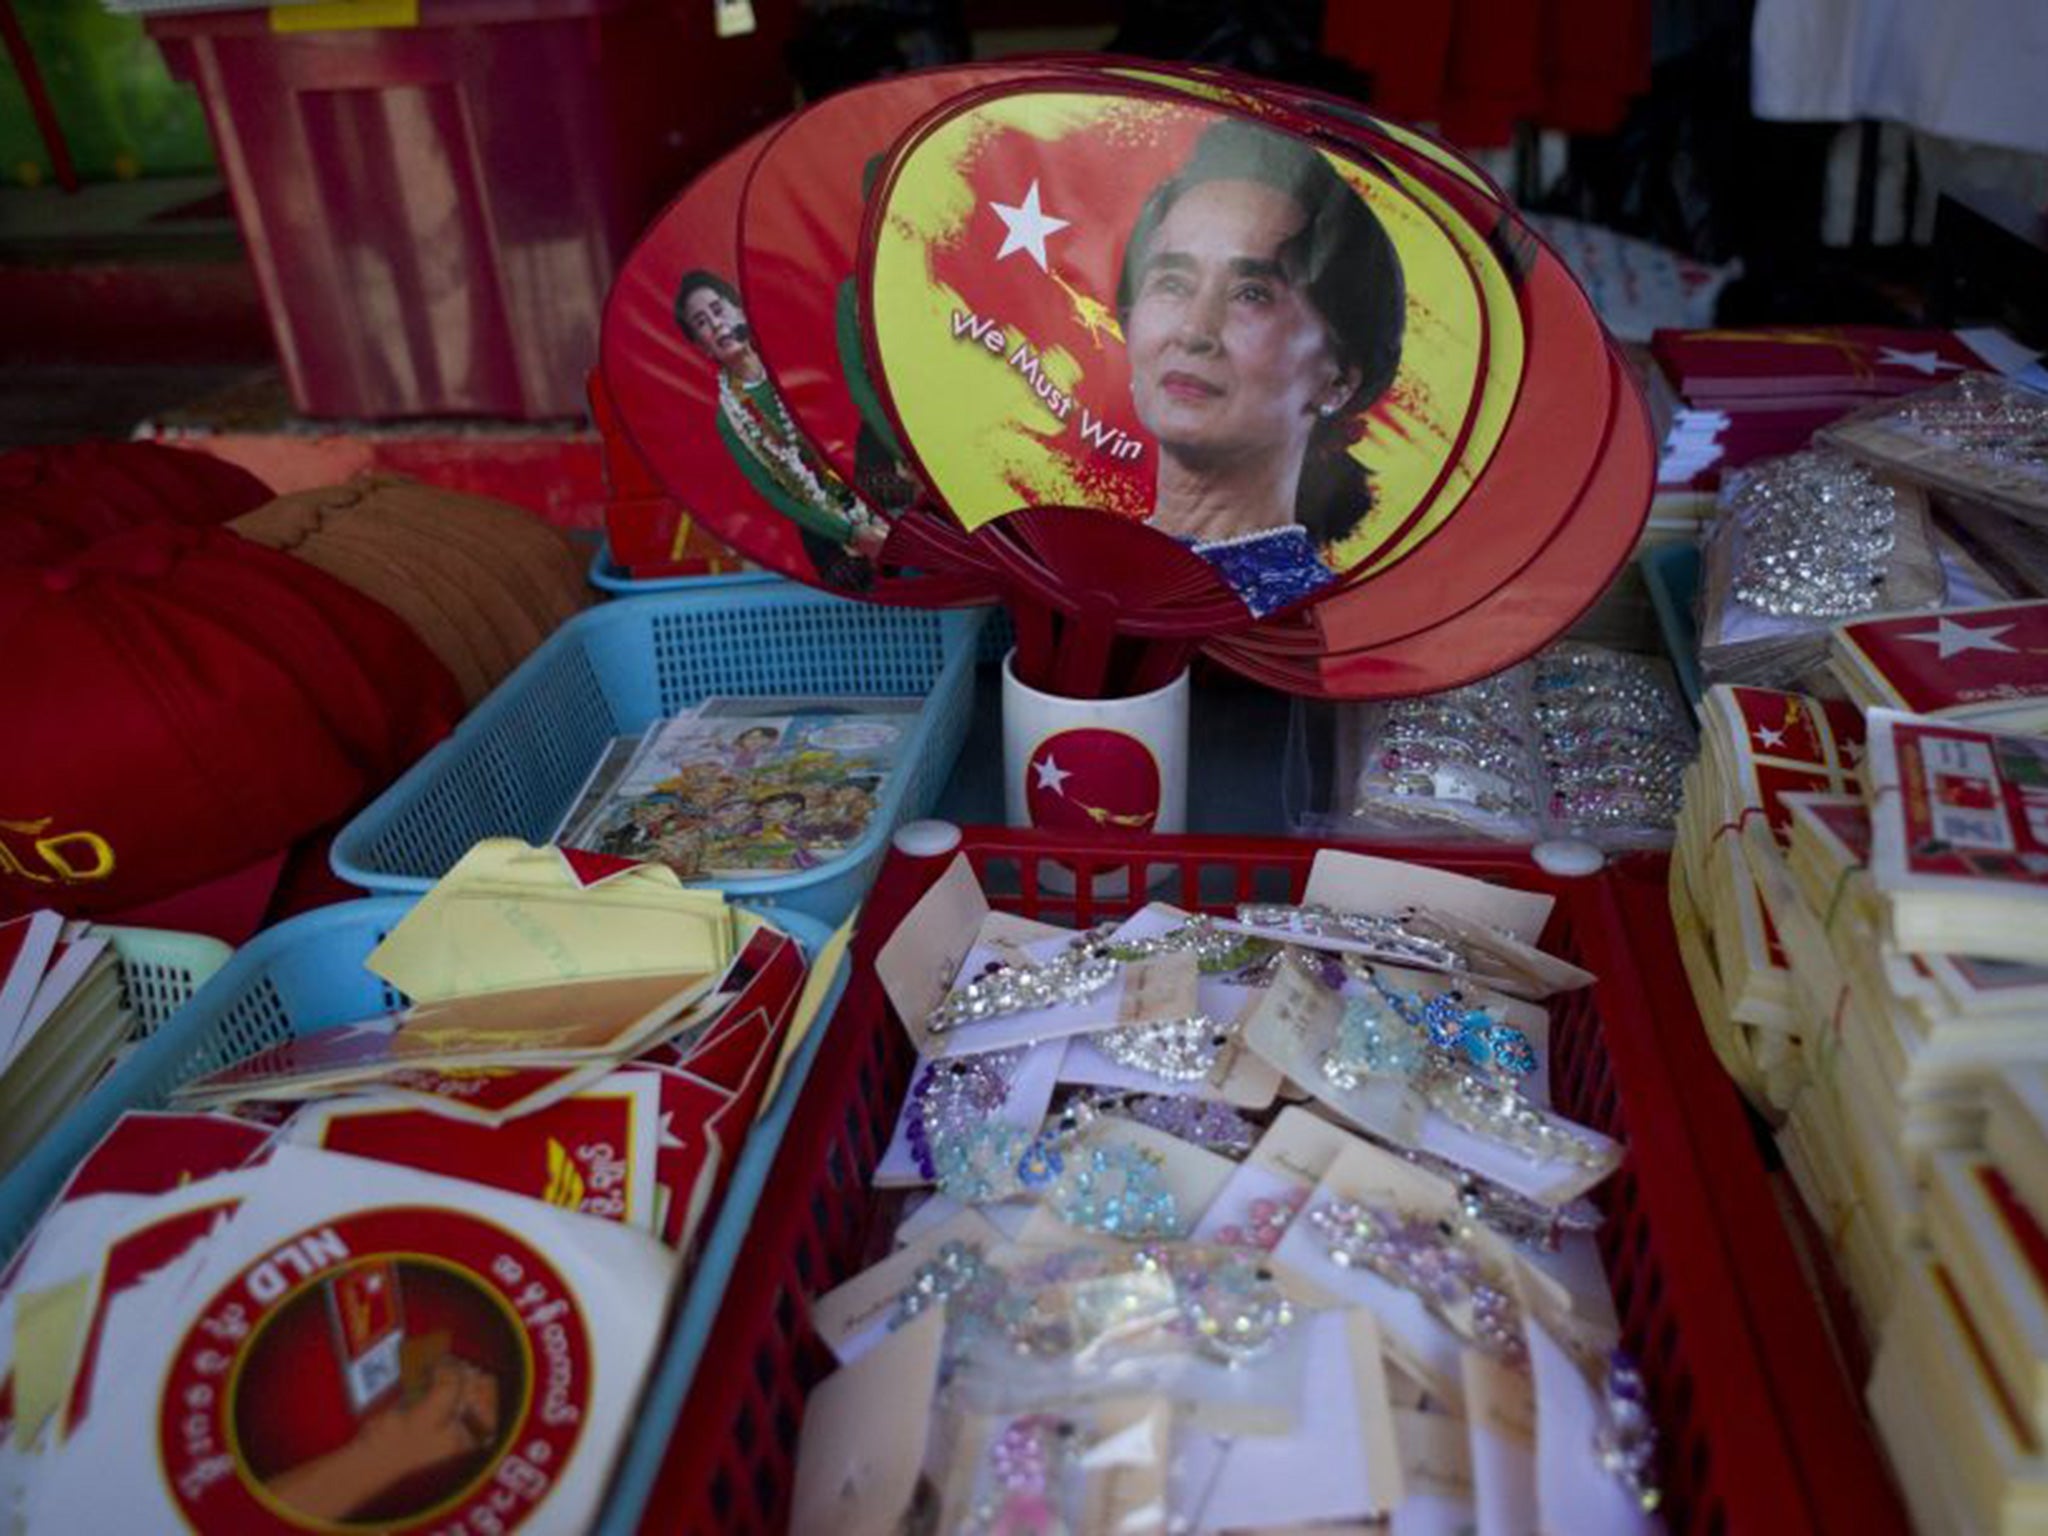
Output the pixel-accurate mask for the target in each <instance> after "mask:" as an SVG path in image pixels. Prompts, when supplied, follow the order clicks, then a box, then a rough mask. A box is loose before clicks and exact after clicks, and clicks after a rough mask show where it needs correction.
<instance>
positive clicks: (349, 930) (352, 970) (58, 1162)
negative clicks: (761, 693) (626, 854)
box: [0, 896, 847, 1533]
mask: <svg viewBox="0 0 2048 1536" xmlns="http://www.w3.org/2000/svg"><path fill="white" fill-rule="evenodd" d="M413 900H414V898H412V897H399V896H382V897H376V898H372V899H370V900H367V901H349V902H343V903H342V904H341V905H339V906H333V907H326V908H323V909H321V910H320V911H317V912H308V913H306V914H305V915H304V916H302V917H296V918H293V919H291V920H290V921H289V922H284V923H280V924H278V926H277V927H275V928H272V929H270V930H268V931H267V932H265V933H261V934H258V935H257V936H256V937H255V938H254V939H252V940H250V942H249V943H248V944H247V945H246V946H244V947H243V948H242V949H241V950H240V951H239V952H237V953H236V955H235V956H234V958H233V959H231V960H230V961H228V963H227V964H226V965H225V966H223V967H222V968H221V970H220V971H219V972H218V973H217V974H216V975H215V976H214V977H213V979H212V980H211V981H210V982H208V983H207V984H206V985H205V986H204V987H203V988H201V990H200V991H199V994H198V995H197V996H196V997H194V998H193V999H192V1001H191V1002H190V1003H188V1004H187V1005H186V1006H185V1007H183V1008H181V1009H180V1010H178V1012H177V1013H176V1014H175V1015H174V1016H173V1017H172V1018H171V1019H170V1020H168V1021H167V1022H166V1023H165V1024H164V1025H163V1026H162V1027H161V1028H160V1029H158V1030H157V1032H156V1033H155V1034H154V1035H153V1036H151V1037H150V1039H149V1040H148V1041H147V1042H146V1043H145V1044H143V1045H142V1046H140V1047H139V1048H137V1050H136V1051H135V1053H134V1054H133V1055H131V1056H130V1057H129V1058H128V1059H127V1060H126V1061H124V1062H123V1063H122V1064H121V1066H120V1067H119V1069H117V1070H116V1071H115V1072H114V1073H112V1074H111V1075H110V1076H109V1077H108V1078H107V1079H106V1081H104V1082H102V1083H101V1084H100V1085H99V1086H98V1087H97V1088H95V1089H94V1090H93V1092H92V1094H91V1095H90V1096H89V1097H88V1098H87V1099H86V1100H85V1102H84V1103H82V1104H80V1105H79V1106H78V1107H77V1108H76V1109H74V1110H72V1111H71V1112H70V1113H69V1114H67V1115H66V1116H65V1117H64V1118H63V1120H62V1121H60V1122H59V1123H58V1125H57V1126H56V1127H55V1128H54V1129H53V1130H52V1131H51V1132H50V1133H49V1134H48V1135H47V1136H45V1137H44V1138H43V1139H42V1141H41V1142H39V1143H38V1144H37V1145H36V1147H35V1149H34V1150H33V1151H32V1152H30V1153H29V1155H28V1156H27V1157H26V1158H24V1159H23V1160H22V1161H21V1163H20V1164H19V1165H18V1166H17V1167H16V1168H15V1169H14V1170H13V1171H12V1172H11V1173H9V1174H8V1175H7V1177H6V1178H5V1179H0V1262H4V1261H5V1260H6V1258H7V1257H8V1255H10V1254H11V1253H12V1252H13V1251H14V1249H15V1248H16V1247H18V1246H19V1245H20V1243H21V1241H22V1239H23V1238H25V1237H26V1236H27V1235H28V1233H29V1231H30V1229H31V1228H32V1227H33V1226H34V1225H35V1222H36V1220H37V1218H38V1217H40V1216H41V1215H42V1212H43V1209H44V1208H45V1207H46V1206H47V1205H48V1204H49V1202H50V1200H51V1198H52V1197H53V1196H54V1195H55V1194H56V1193H57V1191H58V1190H59V1189H60V1188H62V1187H63V1183H64V1180H65V1179H66V1178H67V1177H68V1176H69V1174H70V1172H71V1170H72V1169H73V1168H74V1167H76V1166H77V1164H78V1162H79V1160H80V1159H81V1158H82V1157H84V1156H85V1154H86V1153H87V1152H89V1151H91V1150H92V1148H93V1147H94V1145H96V1144H97V1143H98V1141H99V1139H100V1138H101V1137H102V1136H104V1135H105V1134H106V1133H107V1131H108V1129H109V1128H110V1127H111V1126H112V1125H113V1124H114V1122H115V1121H116V1120H118V1119H119V1118H120V1117H121V1115H122V1114H123V1113H124V1112H126V1111H127V1110H131V1109H155V1108H159V1107H161V1106H162V1105H163V1104H164V1102H165V1101H166V1100H167V1099H168V1098H169V1096H170V1093H171V1091H172V1090H173V1089H174V1088H176V1087H177V1086H178V1085H179V1084H180V1083H185V1082H189V1081H190V1080H191V1079H193V1078H195V1077H198V1076H199V1075H201V1074H202V1073H205V1072H210V1071H213V1070H214V1069H215V1068H217V1067H221V1066H225V1065H226V1064H227V1063H229V1062H231V1061H235V1060H238V1059H240V1058H241V1057H243V1056H246V1055H248V1054H250V1053H251V1052H253V1051H258V1050H261V1049H263V1048H264V1047H265V1046H269V1045H275V1044H276V1043H278V1042H279V1041H281V1040H286V1039H289V1038H291V1037H292V1036H295V1035H306V1034H311V1033H312V1032H313V1031H315V1030H319V1029H327V1028H331V1027H332V1026H334V1025H336V1024H346V1023H349V1022H351V1021H353V1020H356V1019H361V1018H366V1017H369V1016H372V1015H374V1014H377V1013H381V1012H385V1011H387V1010H389V1009H392V1008H396V1007H399V1006H402V1005H403V1003H404V1001H405V1000H404V999H403V998H402V997H400V996H399V995H398V994H397V993H396V992H394V991H393V990H392V989H391V987H390V986H388V985H387V984H386V983H385V982H384V981H383V980H382V978H380V977H377V976H375V975H372V974H371V973H370V972H369V971H366V970H364V969H363V960H364V957H365V956H367V955H368V954H369V953H370V951H371V950H373V949H375V948H376V947H377V945H378V944H380V943H382V942H383V939H384V936H385V935H386V934H387V933H389V932H390V931H391V929H392V927H393V925H395V924H396V923H397V922H398V920H399V919H400V918H401V917H403V916H404V915H405V913H406V911H407V910H408V909H409V908H410V907H411V906H412V904H413ZM772 921H773V922H774V923H775V924H776V925H777V926H779V927H781V928H782V929H784V931H786V932H787V933H788V934H789V935H790V937H792V938H794V939H795V940H796V941H797V942H798V943H799V944H801V945H802V946H803V948H804V952H805V954H807V955H816V954H817V952H818V950H819V947H820V946H821V945H823V944H824V942H825V940H826V939H827V938H829V937H830V931H829V930H828V929H827V928H826V926H825V925H824V924H823V923H821V922H818V921H817V920H816V919H814V918H809V917H806V916H804V915H803V914H802V913H800V912H786V911H785V912H776V913H775V914H773V917H772ZM846 977H847V966H846V962H845V961H844V960H843V959H842V960H841V962H840V967H839V971H838V973H837V975H836V976H835V977H834V978H833V981H832V986H831V990H830V991H829V992H828V993H827V994H826V997H825V1002H824V1006H823V1008H822V1009H821V1010H820V1012H819V1015H818V1018H817V1020H816V1022H815V1023H814V1024H813V1025H812V1028H811V1031H810V1033H809V1034H808V1035H807V1036H805V1038H804V1042H803V1044H802V1046H801V1047H799V1048H798V1050H797V1053H796V1056H795V1057H794V1058H793V1059H792V1061H791V1062H790V1066H789V1071H788V1072H787V1073H785V1074H784V1076H783V1079H782V1082H781V1084H780V1086H778V1087H777V1089H776V1090H775V1097H774V1098H773V1099H771V1100H769V1101H768V1102H767V1103H765V1104H763V1105H762V1106H761V1111H760V1114H759V1116H758V1117H757V1118H756V1119H755V1121H754V1125H753V1129H752V1130H750V1131H749V1132H748V1133H747V1139H746V1142H745V1143H744V1145H743V1146H742V1148H741V1151H740V1157H739V1161H738V1163H737V1164H736V1165H735V1166H734V1168H733V1174H732V1182H731V1183H730V1184H729V1185H727V1187H726V1192H725V1200H724V1203H723V1204H722V1205H721V1206H720V1207H719V1211H718V1216H717V1218H716V1220H714V1221H713V1222H712V1224H711V1227H710V1230H709V1231H708V1232H707V1233H706V1234H705V1235H704V1238H703V1241H702V1244H701V1246H700V1248H699V1251H698V1255H697V1261H696V1265H695V1267H694V1268H693V1269H692V1270H691V1271H690V1273H689V1275H688V1277H687V1278H686V1280H685V1282H684V1287H683V1291H682V1295H681V1297H680V1298H679V1300H678V1302H677V1305H676V1312H675V1316H674V1318H673V1320H672V1321H671V1323H670V1327H669V1332H668V1336H667V1338H666V1339H665V1340H664V1341H663V1342H662V1345H661V1351H660V1354H659V1355H658V1356H657V1358H656V1360H655V1362H654V1366H653V1369H652V1370H651V1372H650V1373H649V1375H648V1378H647V1385H646V1389H645V1392H644V1394H643V1396H642V1398H641V1402H640V1408H639V1411H638V1413H637V1414H636V1415H635V1416H634V1420H633V1424H634V1428H633V1436H632V1439H631V1440H630V1441H629V1442H628V1444H627V1445H626V1447H625V1449H624V1451H623V1452H622V1454H621V1457H620V1461H619V1466H618V1469H617V1471H616V1473H615V1475H614V1478H613V1482H612V1488H611V1493H610V1495H609V1497H608V1498H607V1499H606V1501H605V1506H604V1510H603V1513H602V1515H601V1517H600V1520H599V1524H598V1526H597V1529H598V1530H600V1531H603V1532H606V1533H613V1532H625V1531H630V1530H632V1529H633V1528H634V1527H635V1526H636V1525H637V1524H638V1523H639V1520H640V1515H641V1511H642V1510H643V1509H644V1507H645V1506H646V1503H647V1495H648V1490H649V1489H651V1488H652V1487H653V1486H654V1476H655V1473H656V1472H657V1471H658V1470H659V1469H660V1466H661V1459H662V1454H663V1452H664V1451H665V1450H666V1448H667V1446H668V1439H669V1435H670V1433H671V1431H672V1430H673V1429H674V1427H675V1422H676V1419H677V1417H678V1416H679V1415H680V1414H681V1412H682V1408H683V1400H684V1398H685V1397H687V1396H688V1394H689V1389H690V1378H691V1377H692V1376H693V1375H694V1374H695V1373H696V1369H697V1360H698V1357H699V1356H701V1355H702V1354H703V1352H704V1341H705V1338H706V1337H707V1336H708V1335H709V1333H710V1331H711V1325H712V1322H713V1321H714V1320H715V1319H716V1318H717V1316H718V1308H719V1303H720V1301H721V1300H722V1299H723V1297H724V1295H725V1286H726V1282H727V1280H728V1279H730V1278H731V1275H732V1267H733V1261H734V1260H735V1259H736V1258H737V1257H738V1255H739V1250H740V1242H741V1240H742V1239H743V1238H744V1237H745V1236H746V1232H747V1228H748V1226H749V1224H750V1223H751V1222H752V1219H753V1213H754V1208H755V1206H756V1205H757V1204H758V1203H759V1202H760V1199H761V1190H762V1186H763V1185H764V1184H765V1183H766V1181H767V1178H768V1168H769V1165H770V1164H771V1163H773V1162H774V1161H775V1153H776V1150H777V1148H779V1147H780V1146H781V1145H782V1134H783V1132H784V1131H785V1130H786V1129H787V1128H788V1125H789V1117H790V1113H791V1111H792V1110H793V1109H794V1108H795V1107H796V1101H797V1098H798V1096H799V1094H800V1093H801V1091H802V1089H803V1085H804V1078H805V1077H806V1076H807V1075H808V1074H809V1072H810V1070H811V1062H812V1061H813V1059H815V1058H816V1056H817V1054H818V1043H819V1041H820V1040H822V1039H823V1038H824V1035H825V1031H826V1026H827V1024H828V1023H829V1022H830V1020H831V1017H832V1011H833V1009H834V1008H836V1007H837V1006H838V1003H839V995H840V993H841V992H843V991H844V990H845V988H846Z"/></svg>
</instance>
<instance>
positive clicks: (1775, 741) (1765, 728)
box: [1756, 725, 1785, 747]
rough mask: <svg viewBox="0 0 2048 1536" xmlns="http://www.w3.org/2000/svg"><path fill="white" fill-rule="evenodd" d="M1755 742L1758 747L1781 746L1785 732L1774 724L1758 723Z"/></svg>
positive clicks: (1783, 743) (1783, 742)
mask: <svg viewBox="0 0 2048 1536" xmlns="http://www.w3.org/2000/svg"><path fill="white" fill-rule="evenodd" d="M1756 744H1757V745H1758V746H1760V747H1782V746H1783V745H1785V733H1784V732H1783V731H1781V730H1779V729H1777V728H1776V727H1775V726H1769V725H1760V726H1758V727H1757V728H1756Z"/></svg>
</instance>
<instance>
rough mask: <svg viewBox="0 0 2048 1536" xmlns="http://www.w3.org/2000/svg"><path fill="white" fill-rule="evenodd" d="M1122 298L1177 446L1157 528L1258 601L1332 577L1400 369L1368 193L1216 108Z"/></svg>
mask: <svg viewBox="0 0 2048 1536" xmlns="http://www.w3.org/2000/svg"><path fill="white" fill-rule="evenodd" d="M1117 309H1118V314H1119V317H1120V319H1121V321H1122V325H1123V331H1124V338H1125V342H1126V345H1127V348H1128V350H1129V354H1130V365H1131V394H1132V398H1133V401H1134V403H1135V405H1136V408H1137V414H1138V419H1139V421H1140V422H1141V423H1142V424H1143V426H1144V427H1145V429H1146V431H1147V432H1149V433H1150V434H1151V436H1152V438H1153V440H1154V442H1155V443H1156V444H1157V446H1158V450H1159V457H1158V480H1157V483H1156V485H1155V487H1154V494H1153V505H1152V514H1151V516H1150V518H1149V519H1148V521H1149V522H1150V524H1151V525H1152V526H1153V527H1156V528H1158V529H1160V530H1161V531H1162V532H1165V533H1169V534H1171V535H1173V536H1174V537H1175V538H1177V539H1180V540H1182V541H1184V542H1186V543H1188V544H1190V545H1192V546H1193V547H1194V549H1195V550H1196V551H1197V552H1198V553H1200V554H1202V555H1203V556H1204V557H1206V558H1207V559H1208V560H1209V561H1211V563H1213V564H1214V565H1215V566H1216V567H1217V568H1218V570H1219V571H1220V573H1221V574H1222V575H1223V576H1224V578H1225V579H1226V580H1227V581H1228V582H1229V583H1230V585H1231V587H1232V588H1233V590H1235V591H1236V592H1237V593H1238V595H1239V596H1240V597H1242V598H1243V599H1244V600H1245V603H1246V605H1247V606H1248V607H1249V608H1250V609H1251V610H1252V611H1253V612H1254V613H1256V614H1266V613H1271V612H1273V611H1274V610H1275V609H1278V608H1281V607H1284V606H1285V605H1286V604H1288V603H1291V602H1294V601H1296V600H1298V599H1300V598H1303V597H1307V596H1309V595H1310V594H1311V593H1313V592H1315V591H1316V590H1317V589H1319V588H1321V587H1323V586H1326V585H1328V584H1329V583H1330V582H1332V581H1334V580H1335V579H1336V577H1337V574H1338V573H1337V571H1336V570H1335V569H1333V566H1332V562H1333V560H1334V559H1335V550H1336V548H1337V546H1338V545H1340V544H1341V543H1342V541H1343V540H1344V538H1345V536H1346V535H1348V534H1349V533H1351V532H1352V530H1353V529H1355V528H1356V527H1357V526H1358V524H1359V522H1360V520H1361V519H1363V518H1364V517H1365V515H1366V513H1367V511H1369V510H1370V508H1371V506H1372V481H1371V476H1370V475H1369V474H1368V472H1367V471H1366V469H1365V467H1364V466H1363V465H1361V464H1360V463H1359V462H1358V461H1357V460H1356V459H1355V458H1354V457H1353V456H1352V454H1351V452H1350V448H1351V443H1352V441H1353V438H1354V436H1355V432H1356V426H1357V424H1358V422H1359V420H1360V418H1361V416H1362V415H1363V413H1364V412H1365V411H1366V409H1367V408H1368V407H1370V406H1371V405H1372V403H1373V402H1374V401H1375V400H1377V399H1378V398H1379V397H1380V396H1381V395H1382V394H1383V393H1384V392H1385V391H1386V389H1387V387H1388V385H1389V384H1390V383H1391V382H1392V381H1393V378H1394V374H1395V371H1396V369H1397V368H1398V366H1399V364H1400V360H1401V337H1402V329H1403V324H1404V321H1405V318H1406V312H1407V300H1406V294H1405V289H1404V284H1403V279H1402V274H1401V265H1400V261H1399V258H1398V257H1397V256H1396V255H1395V252H1394V246H1393V242H1392V241H1391V240H1390V239H1389V238H1388V236H1387V233H1386V231H1385V229H1384V228H1382V227H1381V225H1380V222H1379V220H1378V218H1376V217H1375V216H1374V214H1373V212H1372V210H1371V209H1370V208H1368V207H1367V206H1366V204H1365V201H1364V199H1363V198H1361V197H1360V196H1359V194H1358V193H1357V192H1356V191H1354V190H1353V189H1352V187H1351V186H1350V185H1349V184H1348V183H1347V182H1346V181H1345V180H1344V178H1343V177H1342V176H1340V175H1339V174H1338V173H1337V171H1336V170H1335V169H1334V168H1333V167H1332V166H1331V164H1330V162H1329V161H1328V160H1326V159H1325V158H1324V157H1323V156H1322V155H1320V154H1318V153H1317V152H1316V151H1315V150H1314V149H1313V148H1311V147H1310V146H1309V145H1307V144H1305V143H1302V142H1300V141H1298V140H1295V139H1292V138H1289V137H1287V136H1285V135H1282V134H1279V133H1275V132H1272V131H1271V130H1269V129H1265V128H1260V127H1257V126H1255V125H1253V124H1250V123H1245V122H1241V121H1235V120H1232V121H1226V122H1221V123H1218V124H1217V125H1216V126H1215V127H1213V128H1211V129H1209V130H1208V131H1207V132H1206V133H1204V134H1203V135H1202V137H1201V139H1200V140H1199V141H1198V142H1197V143H1196V145H1195V149H1194V152H1193V154H1191V155H1190V156H1189V158H1188V160H1187V163H1186V164H1184V165H1183V166H1182V167H1181V168H1180V169H1179V170H1178V171H1176V172H1175V173H1174V174H1173V175H1172V176H1170V177H1168V178H1167V179H1166V180H1165V181H1163V182H1161V183H1160V184H1159V186H1158V187H1156V188H1155V189H1154V190H1153V192H1152V194H1151V196H1150V197H1149V198H1147V199H1146V201H1145V205H1144V207H1143V208H1142V209H1141V210H1140V211H1139V214H1138V218H1137V220H1136V222H1135V224H1134V225H1133V226H1132V229H1131V235H1130V239H1129V241H1128V242H1127V243H1126V245H1125V247H1124V258H1123V266H1122V271H1121V274H1120V276H1119V279H1118V283H1117Z"/></svg>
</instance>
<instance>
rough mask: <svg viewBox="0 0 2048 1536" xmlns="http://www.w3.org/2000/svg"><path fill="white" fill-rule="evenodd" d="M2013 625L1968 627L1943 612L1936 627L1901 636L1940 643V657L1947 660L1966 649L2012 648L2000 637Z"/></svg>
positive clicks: (2006, 649)
mask: <svg viewBox="0 0 2048 1536" xmlns="http://www.w3.org/2000/svg"><path fill="white" fill-rule="evenodd" d="M2012 627H2013V626H2012V625H2010V624H1993V625H1992V626H1991V627H1990V628H1989V629H1966V628H1964V627H1963V626H1962V625H1961V624H1958V623H1957V622H1956V621H1955V620H1954V619H1952V618H1950V617H1948V615H1946V614H1943V615H1942V616H1941V617H1940V618H1938V619H1936V620H1935V621H1934V628H1932V629H1923V630H1921V631H1920V632H1919V633H1918V634H1913V635H1901V636H1899V638H1900V639H1901V640H1918V641H1919V642H1921V644H1923V645H1938V646H1940V647H1941V658H1940V659H1941V660H1943V661H1947V660H1948V659H1949V657H1951V656H1958V655H1961V654H1962V653H1963V652H1964V651H2010V650H2012V649H2013V647H2012V646H2009V645H2007V644H2006V643H2005V642H2004V641H2003V640H2001V639H1999V638H1998V637H1999V636H2000V635H2002V634H2004V633H2005V632H2006V631H2007V630H2008V629H2011V628H2012Z"/></svg>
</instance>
